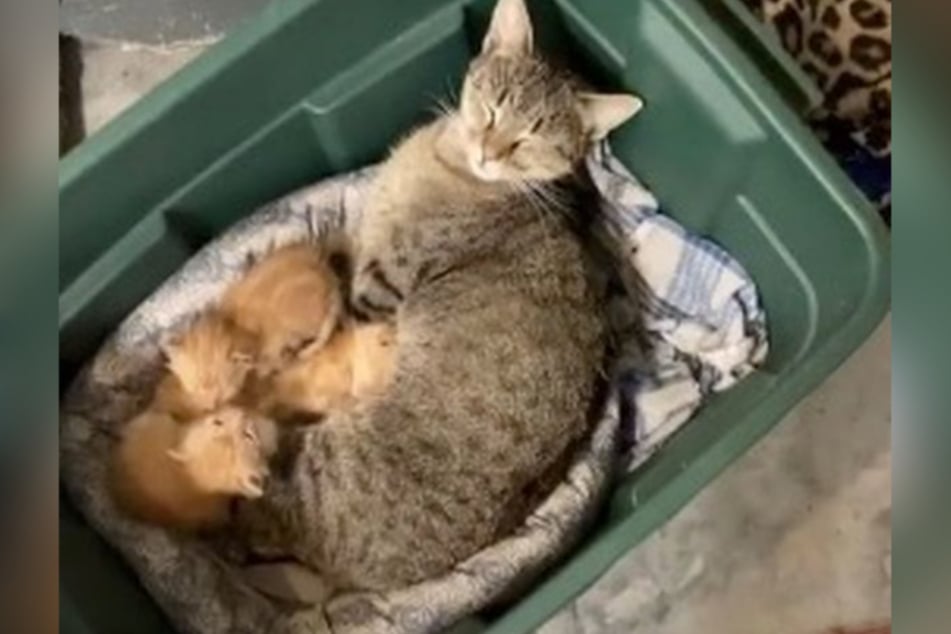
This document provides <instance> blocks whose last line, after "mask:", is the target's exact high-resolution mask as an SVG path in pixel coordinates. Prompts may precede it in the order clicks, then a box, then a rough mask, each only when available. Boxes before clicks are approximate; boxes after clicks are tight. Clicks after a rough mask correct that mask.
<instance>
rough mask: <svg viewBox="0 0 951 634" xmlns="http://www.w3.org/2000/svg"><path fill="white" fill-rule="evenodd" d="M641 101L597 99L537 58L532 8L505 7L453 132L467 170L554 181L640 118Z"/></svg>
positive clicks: (473, 71)
mask: <svg viewBox="0 0 951 634" xmlns="http://www.w3.org/2000/svg"><path fill="white" fill-rule="evenodd" d="M641 105H642V104H641V100H640V99H638V98H637V97H634V96H632V95H625V94H618V95H607V94H596V93H590V92H584V91H582V90H579V88H578V86H577V84H576V82H574V81H572V79H571V78H570V77H569V76H568V75H567V74H565V73H562V72H559V71H557V70H556V69H554V68H552V67H551V66H550V65H548V64H547V63H546V62H545V61H544V60H543V59H541V58H540V57H538V56H537V55H535V54H534V53H533V48H532V25H531V22H530V20H529V15H528V11H527V10H526V8H525V4H524V0H499V2H498V4H497V5H496V8H495V11H494V13H493V15H492V21H491V24H490V26H489V30H488V32H487V33H486V36H485V40H484V41H483V45H482V52H481V53H480V54H479V56H478V57H476V58H475V59H474V60H473V62H472V64H471V66H470V68H469V72H468V74H467V75H466V78H465V82H464V84H463V88H462V95H461V101H460V105H459V113H458V116H457V117H455V118H454V119H453V120H452V123H451V125H450V129H451V130H452V133H454V134H455V135H457V136H456V140H457V142H458V143H459V144H460V146H461V149H462V152H463V154H464V157H465V158H464V161H465V164H466V166H467V168H468V169H469V170H470V171H471V172H472V173H473V174H474V175H475V176H476V177H478V178H480V179H482V180H490V181H549V180H555V179H557V178H561V177H562V176H565V175H567V174H568V173H570V172H571V171H572V170H573V169H574V167H575V165H577V164H578V163H579V162H580V161H581V160H582V158H583V157H584V155H585V153H586V152H587V150H588V149H589V147H590V146H591V144H592V143H594V142H595V141H598V140H600V139H602V138H604V137H605V136H607V134H608V133H609V132H610V131H611V130H613V129H614V128H616V127H618V126H619V125H621V124H622V123H624V122H625V121H627V120H628V119H629V118H631V117H632V116H634V114H636V113H637V111H638V110H640V108H641Z"/></svg>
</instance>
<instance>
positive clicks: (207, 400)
mask: <svg viewBox="0 0 951 634" xmlns="http://www.w3.org/2000/svg"><path fill="white" fill-rule="evenodd" d="M254 347H255V342H254V340H253V338H252V337H251V336H250V335H248V334H247V333H245V332H244V331H243V330H241V329H239V328H238V327H237V326H235V325H234V324H232V323H231V322H230V321H229V320H227V319H225V318H224V317H223V316H221V315H219V314H218V313H216V312H210V313H208V314H206V315H203V316H201V317H200V318H199V319H198V320H197V321H196V322H195V323H194V324H193V325H192V326H191V327H189V328H188V330H186V331H185V333H184V334H182V335H181V336H180V337H179V338H178V339H176V340H174V341H172V342H171V343H169V344H167V345H166V346H165V347H164V353H165V357H166V365H167V367H168V369H169V371H170V372H171V373H172V374H174V375H175V377H176V378H177V379H178V382H179V383H180V384H181V387H182V389H183V390H184V391H185V393H186V394H187V395H188V397H189V399H190V400H191V401H192V404H193V405H194V406H195V409H198V410H211V409H214V408H216V407H218V406H220V405H222V404H224V403H226V402H228V401H230V400H231V399H233V398H234V397H235V396H236V395H237V394H238V392H240V390H241V388H242V386H243V385H244V382H245V379H246V378H247V376H248V373H249V372H250V370H251V368H252V365H253V360H254V355H253V353H254Z"/></svg>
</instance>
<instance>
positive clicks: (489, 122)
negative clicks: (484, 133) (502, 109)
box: [482, 104, 498, 130]
mask: <svg viewBox="0 0 951 634" xmlns="http://www.w3.org/2000/svg"><path fill="white" fill-rule="evenodd" d="M482 109H483V110H484V111H485V123H484V125H483V129H484V130H491V129H492V128H494V127H495V122H496V117H497V116H498V115H497V114H496V109H495V108H493V107H492V106H490V105H488V104H483V105H482Z"/></svg>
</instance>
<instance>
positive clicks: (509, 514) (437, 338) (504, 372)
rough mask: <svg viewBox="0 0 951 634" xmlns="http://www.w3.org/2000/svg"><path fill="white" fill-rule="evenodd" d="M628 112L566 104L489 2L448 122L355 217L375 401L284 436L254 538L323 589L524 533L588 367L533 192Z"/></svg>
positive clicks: (521, 23)
mask: <svg viewBox="0 0 951 634" xmlns="http://www.w3.org/2000/svg"><path fill="white" fill-rule="evenodd" d="M639 107H640V102H639V101H638V100H637V99H636V98H634V97H631V96H628V95H595V94H590V93H584V92H581V91H580V90H579V89H578V88H577V86H576V85H575V83H573V82H572V81H571V79H570V78H568V77H566V76H565V75H563V74H561V73H559V72H556V71H555V70H553V69H552V68H551V67H550V66H548V65H547V64H546V63H545V62H544V61H542V60H541V59H540V58H539V57H537V56H536V55H534V54H533V52H532V30H531V24H530V22H529V16H528V13H527V11H526V9H525V6H524V4H523V0H500V2H499V3H498V6H497V7H496V9H495V12H494V14H493V17H492V22H491V25H490V27H489V32H488V34H487V35H486V37H485V41H484V43H483V48H482V52H481V54H480V55H479V56H478V57H477V58H476V59H475V60H473V62H472V64H471V67H470V69H469V72H468V74H467V76H466V79H465V84H464V87H463V91H462V98H461V105H460V109H459V111H458V112H448V113H446V114H445V115H444V116H442V117H441V118H439V119H438V120H436V121H434V122H433V123H431V124H429V125H427V126H425V127H423V128H421V129H419V130H417V131H416V132H414V133H412V134H411V135H410V136H409V137H408V138H406V139H405V140H404V141H403V142H401V143H400V144H399V145H398V146H397V147H396V148H395V149H394V151H393V153H392V155H391V156H390V158H389V159H388V160H387V161H386V162H385V163H384V164H383V165H382V167H381V169H380V171H379V172H378V175H377V176H376V179H375V182H374V184H373V186H372V189H371V191H370V193H369V197H368V199H367V202H366V208H365V210H364V218H363V221H362V223H361V226H362V232H361V235H360V236H359V240H358V244H359V251H358V253H357V256H356V266H355V268H354V270H355V271H356V273H355V275H354V279H353V288H352V293H351V296H352V301H353V305H354V307H355V310H357V311H359V312H362V313H364V314H365V316H366V317H367V318H370V319H395V321H396V323H397V325H398V332H399V334H398V361H397V370H396V374H395V378H394V381H393V383H392V386H391V388H390V389H389V391H388V392H387V393H386V394H385V395H383V396H382V397H381V398H380V399H378V400H377V401H374V402H371V403H368V404H367V405H366V407H365V408H364V409H363V410H362V411H358V412H355V413H353V414H350V415H347V416H344V417H339V418H331V419H328V420H326V421H325V422H324V423H322V424H320V425H317V426H314V427H311V428H308V429H307V430H306V431H304V432H301V437H300V438H299V444H298V445H297V453H296V454H295V455H296V457H295V458H294V460H293V462H292V464H291V467H290V469H289V472H288V474H287V475H286V476H284V477H277V478H275V480H274V481H272V482H271V483H270V484H269V488H268V491H267V494H266V498H265V500H266V501H265V502H264V503H263V505H264V506H263V508H261V507H259V508H257V509H254V510H253V511H252V513H251V515H252V517H249V518H245V519H246V521H250V522H251V524H252V525H254V524H258V523H259V522H258V520H260V525H261V526H262V528H263V525H267V526H269V529H268V530H267V531H265V532H266V533H267V535H266V539H267V541H268V542H272V543H274V544H275V545H276V544H283V545H285V546H286V545H288V544H292V545H293V548H292V550H293V554H294V555H295V556H296V557H298V558H299V559H300V560H301V561H303V562H305V563H307V564H309V565H312V566H314V567H315V568H317V569H318V570H319V571H320V572H321V574H322V575H325V576H326V577H327V579H328V580H329V581H330V582H331V583H332V585H334V586H335V587H337V588H339V589H344V588H348V589H368V590H386V589H391V588H394V587H400V586H405V585H408V584H410V583H413V582H418V581H420V580H422V579H424V578H429V577H432V576H434V575H438V574H440V573H443V572H445V571H447V570H448V569H449V568H450V567H451V566H452V565H453V564H455V563H458V562H459V561H461V560H463V559H465V558H467V557H468V556H470V555H472V554H474V553H475V552H476V551H478V550H480V549H481V548H483V547H484V546H486V545H488V544H489V543H491V542H493V541H494V540H496V539H498V538H499V537H501V536H502V534H503V533H504V531H505V530H506V528H508V529H511V528H512V526H513V524H512V522H513V519H514V520H516V521H517V520H521V519H523V518H524V517H525V515H526V514H527V513H528V512H529V511H530V509H529V508H526V502H525V491H526V490H527V489H529V488H530V487H531V486H532V484H533V483H534V482H536V481H537V480H538V478H539V477H540V476H541V475H542V474H543V473H544V472H545V471H546V470H549V469H550V468H552V467H553V466H554V465H556V464H557V463H558V461H559V460H560V459H561V458H562V457H563V456H564V455H565V453H566V451H568V450H569V449H570V447H571V446H572V445H573V444H574V442H575V441H577V440H578V439H579V438H581V437H582V436H583V435H584V434H585V433H586V431H587V429H588V424H587V423H588V421H587V415H588V413H589V410H590V407H591V405H592V401H593V399H594V398H595V397H596V386H597V383H598V379H599V373H600V372H601V366H602V363H603V357H604V353H605V326H604V324H603V322H602V318H601V313H600V308H599V305H598V297H597V296H596V293H595V289H594V288H593V286H592V282H591V281H590V279H589V278H590V273H589V272H588V271H587V268H588V265H587V262H586V258H585V255H584V253H583V251H582V248H581V245H580V243H579V240H578V238H577V236H576V235H575V234H574V233H573V231H572V230H571V228H570V226H569V224H570V223H568V222H567V221H566V219H565V218H564V216H565V213H564V210H562V211H561V212H560V213H559V210H557V209H555V208H548V209H544V208H542V207H544V205H545V201H549V202H550V196H548V195H547V194H543V195H539V188H540V187H542V186H544V185H545V184H546V183H551V182H553V181H555V180H557V179H560V178H562V177H565V176H568V175H569V174H571V173H572V172H573V171H574V170H575V169H576V168H577V166H578V164H579V163H580V162H581V161H582V159H583V157H584V155H585V153H586V152H587V150H588V149H589V147H590V145H591V143H592V142H593V141H595V140H597V139H600V138H602V137H604V136H605V135H606V134H607V133H608V132H609V131H610V130H611V129H613V128H614V127H616V126H618V125H620V124H621V123H623V122H624V121H626V120H627V119H628V118H629V117H631V116H632V115H633V114H634V113H635V112H636V111H637V110H638V109H639ZM262 511H263V513H262ZM254 516H256V517H254ZM258 537H262V538H264V537H265V535H260V536H258ZM252 541H254V540H253V539H252Z"/></svg>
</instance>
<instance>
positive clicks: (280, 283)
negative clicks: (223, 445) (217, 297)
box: [221, 243, 343, 374]
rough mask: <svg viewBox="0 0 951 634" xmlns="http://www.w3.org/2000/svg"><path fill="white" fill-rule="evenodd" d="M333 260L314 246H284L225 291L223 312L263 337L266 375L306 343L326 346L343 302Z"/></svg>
mask: <svg viewBox="0 0 951 634" xmlns="http://www.w3.org/2000/svg"><path fill="white" fill-rule="evenodd" d="M328 260H329V256H328V254H327V253H326V252H324V251H322V250H319V249H318V248H317V247H316V246H314V245H312V244H306V243H303V244H293V245H290V246H285V247H281V248H278V249H277V250H275V251H274V252H272V253H270V254H269V255H267V256H266V257H264V258H263V259H262V260H261V261H259V262H258V263H256V264H255V265H253V266H252V267H251V268H250V270H248V272H247V273H246V274H245V276H244V277H243V278H242V279H241V280H239V281H238V282H237V283H236V284H235V285H234V286H232V287H231V288H230V289H229V290H228V291H227V292H226V293H225V296H224V298H223V299H222V301H221V310H222V312H223V313H224V314H225V315H226V316H227V317H228V318H229V319H231V320H232V321H233V322H234V323H235V324H237V326H238V327H240V328H242V329H243V330H245V331H247V332H249V333H251V334H253V335H255V336H256V337H257V338H258V340H259V349H258V363H259V365H260V368H261V373H262V374H268V373H269V372H271V371H273V370H275V369H277V368H278V367H280V366H281V365H282V362H283V361H284V360H286V359H287V358H288V357H289V356H291V355H293V354H294V353H296V352H298V351H299V350H300V349H301V348H302V347H304V346H314V347H319V346H321V345H323V344H324V342H326V341H327V339H328V338H329V337H330V334H331V333H332V332H333V331H334V329H335V328H336V326H337V322H338V320H339V317H340V313H341V310H342V308H343V300H342V298H341V294H340V289H339V283H338V280H337V276H336V275H335V274H334V272H333V270H332V269H331V266H330V263H329V261H328Z"/></svg>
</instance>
